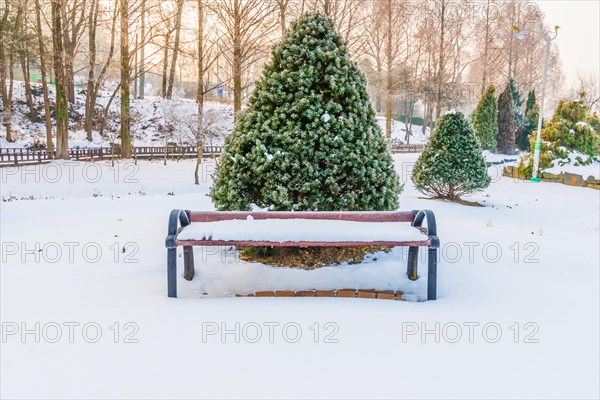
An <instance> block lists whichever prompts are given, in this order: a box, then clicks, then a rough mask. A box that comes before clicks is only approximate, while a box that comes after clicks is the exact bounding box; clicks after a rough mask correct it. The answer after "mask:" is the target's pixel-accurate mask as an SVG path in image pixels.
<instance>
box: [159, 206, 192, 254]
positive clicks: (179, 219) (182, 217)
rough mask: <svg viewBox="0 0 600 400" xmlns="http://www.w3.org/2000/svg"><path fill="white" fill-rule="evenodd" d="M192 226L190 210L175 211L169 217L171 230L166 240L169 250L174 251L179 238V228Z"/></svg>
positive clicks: (168, 231) (169, 229)
mask: <svg viewBox="0 0 600 400" xmlns="http://www.w3.org/2000/svg"><path fill="white" fill-rule="evenodd" d="M189 224H190V211H189V210H173V211H171V215H170V216H169V228H168V230H167V238H166V239H165V246H166V247H167V248H168V249H174V248H176V247H177V246H176V245H175V238H176V237H177V230H178V229H179V226H181V227H184V226H188V225H189Z"/></svg>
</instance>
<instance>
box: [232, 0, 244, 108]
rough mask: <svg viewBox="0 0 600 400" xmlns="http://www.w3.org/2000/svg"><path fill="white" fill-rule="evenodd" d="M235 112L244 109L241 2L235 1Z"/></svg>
mask: <svg viewBox="0 0 600 400" xmlns="http://www.w3.org/2000/svg"><path fill="white" fill-rule="evenodd" d="M233 12H234V21H233V74H232V75H233V112H234V115H237V113H238V112H239V111H240V110H241V109H242V37H241V15H240V0H233Z"/></svg>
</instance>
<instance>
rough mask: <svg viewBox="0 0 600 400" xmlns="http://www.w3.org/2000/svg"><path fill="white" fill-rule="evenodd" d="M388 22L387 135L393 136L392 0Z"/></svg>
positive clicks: (388, 6)
mask: <svg viewBox="0 0 600 400" xmlns="http://www.w3.org/2000/svg"><path fill="white" fill-rule="evenodd" d="M386 12H387V21H386V22H387V24H386V52H385V55H386V62H387V70H386V83H385V137H386V138H387V139H391V138H392V67H393V66H392V63H393V54H392V50H393V49H392V46H393V38H392V12H393V10H392V0H388V1H387V8H386Z"/></svg>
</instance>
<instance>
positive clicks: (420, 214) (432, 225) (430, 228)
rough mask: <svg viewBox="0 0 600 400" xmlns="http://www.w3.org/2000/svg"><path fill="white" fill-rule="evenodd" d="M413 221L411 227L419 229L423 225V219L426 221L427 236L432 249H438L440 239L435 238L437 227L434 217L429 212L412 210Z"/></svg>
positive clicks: (431, 212)
mask: <svg viewBox="0 0 600 400" xmlns="http://www.w3.org/2000/svg"><path fill="white" fill-rule="evenodd" d="M413 214H414V216H415V217H414V219H413V221H412V223H411V225H412V226H415V227H420V226H422V225H423V219H426V220H427V235H428V236H429V239H430V240H431V246H429V247H430V248H432V249H437V248H439V247H440V239H438V237H437V225H436V222H435V215H434V214H433V211H431V210H414V211H413Z"/></svg>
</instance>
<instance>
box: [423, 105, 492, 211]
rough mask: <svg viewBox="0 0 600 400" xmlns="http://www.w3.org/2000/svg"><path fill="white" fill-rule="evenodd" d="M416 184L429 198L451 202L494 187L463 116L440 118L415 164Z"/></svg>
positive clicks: (453, 114) (450, 115)
mask: <svg viewBox="0 0 600 400" xmlns="http://www.w3.org/2000/svg"><path fill="white" fill-rule="evenodd" d="M412 181H413V183H414V184H415V187H416V188H417V189H419V190H420V191H421V192H423V193H425V194H426V195H429V196H433V197H437V198H443V199H450V200H460V197H461V196H463V195H465V194H468V193H473V192H477V191H479V190H482V189H484V188H486V187H487V186H488V185H489V184H490V181H491V179H490V177H489V176H488V174H487V169H486V164H485V160H484V159H483V156H482V155H481V150H480V149H479V142H478V140H477V138H476V137H475V132H474V131H473V129H472V128H471V126H470V125H469V123H468V122H467V120H466V119H465V117H464V115H463V114H462V113H460V112H451V113H446V114H444V115H443V116H442V117H441V118H440V120H439V121H438V123H437V125H436V128H435V131H434V132H433V134H432V135H431V139H430V141H429V144H428V145H427V146H426V147H425V150H423V153H422V154H421V156H420V157H419V159H418V160H417V162H416V164H415V167H414V169H413V174H412Z"/></svg>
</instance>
